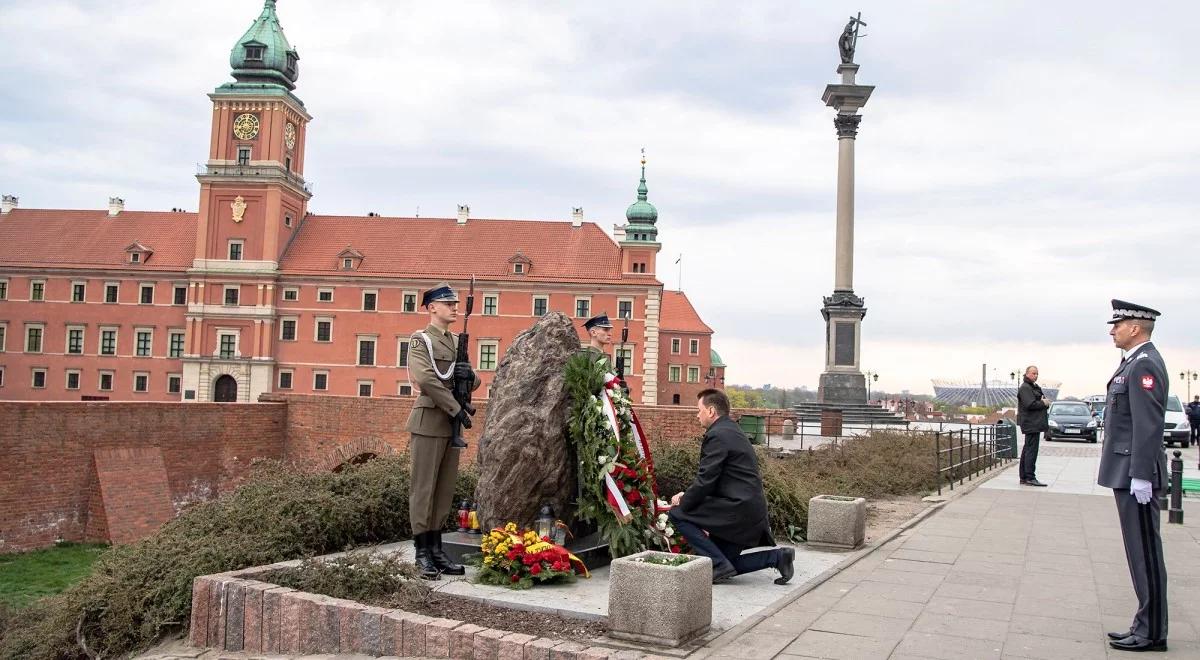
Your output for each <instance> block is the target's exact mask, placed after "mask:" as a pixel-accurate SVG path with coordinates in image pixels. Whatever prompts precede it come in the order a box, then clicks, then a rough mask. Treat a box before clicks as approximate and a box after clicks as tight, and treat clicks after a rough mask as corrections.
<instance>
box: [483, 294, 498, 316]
mask: <svg viewBox="0 0 1200 660" xmlns="http://www.w3.org/2000/svg"><path fill="white" fill-rule="evenodd" d="M499 301H500V296H484V297H483V314H484V316H495V315H497V314H498V313H499V311H498V305H499Z"/></svg>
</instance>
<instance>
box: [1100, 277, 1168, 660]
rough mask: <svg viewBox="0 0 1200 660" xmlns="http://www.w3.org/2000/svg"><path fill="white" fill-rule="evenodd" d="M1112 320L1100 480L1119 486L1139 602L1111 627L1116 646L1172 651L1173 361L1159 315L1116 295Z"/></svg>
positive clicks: (1121, 515)
mask: <svg viewBox="0 0 1200 660" xmlns="http://www.w3.org/2000/svg"><path fill="white" fill-rule="evenodd" d="M1112 306H1113V316H1112V319H1111V320H1110V321H1109V323H1110V324H1111V325H1112V330H1110V331H1109V333H1108V334H1110V335H1112V338H1113V343H1114V344H1116V346H1117V348H1120V349H1121V350H1123V351H1125V358H1124V359H1122V360H1121V364H1120V366H1118V367H1117V371H1116V373H1114V374H1113V377H1112V380H1109V381H1108V407H1107V409H1106V411H1105V412H1106V414H1105V427H1106V430H1105V433H1104V450H1103V452H1102V453H1101V455H1100V476H1099V478H1098V479H1097V480H1096V481H1097V483H1099V484H1100V485H1101V486H1104V487H1106V488H1111V489H1113V496H1114V497H1115V498H1116V501H1117V517H1118V518H1119V519H1120V521H1121V536H1122V537H1123V538H1124V540H1125V560H1126V562H1127V563H1128V564H1129V574H1130V576H1131V577H1132V578H1133V590H1134V592H1135V593H1136V594H1137V599H1138V608H1137V611H1136V612H1135V613H1134V615H1133V623H1132V624H1131V625H1130V626H1129V630H1122V631H1119V632H1110V633H1108V637H1109V640H1110V641H1109V646H1111V647H1113V648H1114V649H1120V650H1122V651H1166V650H1167V566H1166V564H1165V563H1164V562H1163V547H1162V539H1161V538H1160V537H1159V531H1158V524H1159V510H1158V501H1157V497H1156V496H1157V495H1159V494H1161V493H1162V491H1163V489H1164V488H1166V486H1167V459H1166V456H1165V455H1164V454H1163V428H1164V425H1165V421H1164V417H1165V414H1166V407H1167V366H1166V364H1164V363H1163V359H1162V356H1161V355H1159V353H1158V349H1156V348H1155V347H1154V344H1153V343H1151V342H1150V335H1151V334H1152V333H1153V332H1154V320H1155V319H1156V318H1158V316H1159V313H1158V312H1157V311H1155V310H1153V309H1150V308H1149V307H1143V306H1141V305H1135V304H1133V303H1129V302H1125V301H1123V300H1113V301H1112Z"/></svg>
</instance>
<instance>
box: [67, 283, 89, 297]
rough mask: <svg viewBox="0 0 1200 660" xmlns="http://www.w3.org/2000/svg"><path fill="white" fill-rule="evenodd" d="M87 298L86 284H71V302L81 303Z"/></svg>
mask: <svg viewBox="0 0 1200 660" xmlns="http://www.w3.org/2000/svg"><path fill="white" fill-rule="evenodd" d="M86 297H87V284H86V283H84V282H75V283H73V284H71V302H83V301H84V299H85V298H86Z"/></svg>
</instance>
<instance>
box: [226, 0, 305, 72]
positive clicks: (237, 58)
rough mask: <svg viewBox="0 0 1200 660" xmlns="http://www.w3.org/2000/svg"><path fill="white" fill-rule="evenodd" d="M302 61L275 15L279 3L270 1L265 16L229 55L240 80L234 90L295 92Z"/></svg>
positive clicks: (263, 13) (256, 20)
mask: <svg viewBox="0 0 1200 660" xmlns="http://www.w3.org/2000/svg"><path fill="white" fill-rule="evenodd" d="M299 59H300V56H299V55H298V54H297V53H296V51H295V50H292V47H291V45H289V44H288V40H287V37H285V36H283V27H282V26H280V25H279V16H277V15H276V14H275V0H266V2H265V3H263V10H262V14H259V16H258V18H256V19H254V22H253V23H252V24H251V25H250V29H249V30H246V34H244V35H242V38H241V39H238V42H237V43H236V44H234V45H233V50H232V51H230V53H229V66H230V67H232V69H233V77H234V79H235V80H237V83H235V84H234V85H230V87H240V88H246V87H259V88H269V87H282V88H284V89H286V90H288V91H291V90H293V89H295V88H296V79H297V78H298V77H299V76H300V64H299Z"/></svg>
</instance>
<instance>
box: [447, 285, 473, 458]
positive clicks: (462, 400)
mask: <svg viewBox="0 0 1200 660" xmlns="http://www.w3.org/2000/svg"><path fill="white" fill-rule="evenodd" d="M474 309H475V276H474V275H472V276H471V288H470V289H469V290H468V291H467V313H466V315H464V316H463V327H462V332H461V333H459V335H458V354H457V355H455V357H454V385H453V387H452V390H451V391H452V392H453V394H454V400H455V401H457V402H458V405H460V406H462V409H463V411H464V412H465V413H466V415H458V416H456V417H455V418H454V420H453V422H452V423H451V431H452V432H451V436H450V446H451V447H455V448H463V447H466V446H467V441H466V440H464V439H463V428H468V429H469V428H471V419H470V417H468V415H474V414H475V406H472V405H471V390H473V389H474V388H475V374H474V371H473V370H471V353H470V349H469V347H468V344H469V343H470V335H468V334H467V322H468V321H470V320H471V312H472V311H474ZM464 364H465V365H466V366H467V369H468V370H469V371H470V377H469V378H464V377H461V376H460V375H459V370H460V367H459V365H464Z"/></svg>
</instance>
